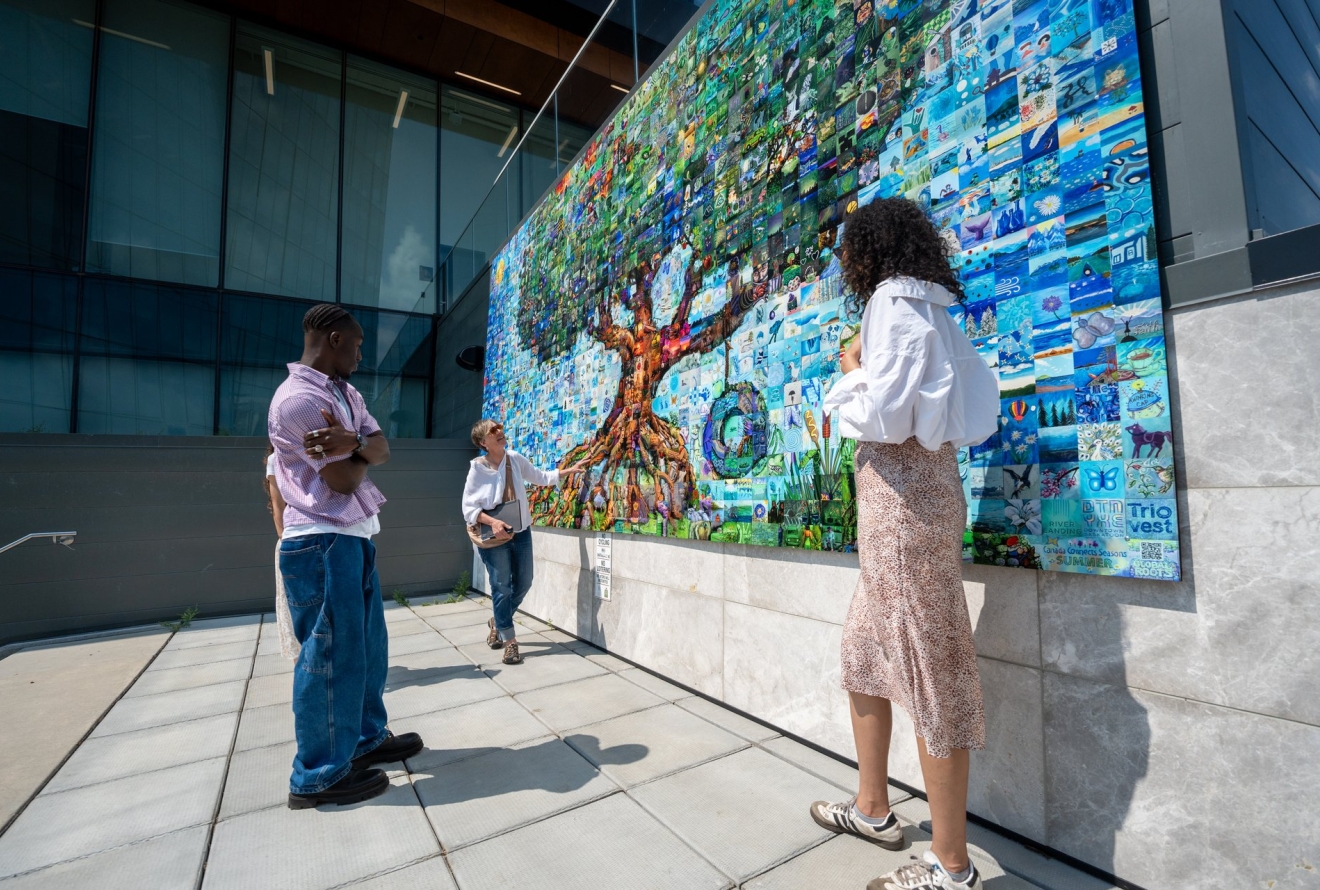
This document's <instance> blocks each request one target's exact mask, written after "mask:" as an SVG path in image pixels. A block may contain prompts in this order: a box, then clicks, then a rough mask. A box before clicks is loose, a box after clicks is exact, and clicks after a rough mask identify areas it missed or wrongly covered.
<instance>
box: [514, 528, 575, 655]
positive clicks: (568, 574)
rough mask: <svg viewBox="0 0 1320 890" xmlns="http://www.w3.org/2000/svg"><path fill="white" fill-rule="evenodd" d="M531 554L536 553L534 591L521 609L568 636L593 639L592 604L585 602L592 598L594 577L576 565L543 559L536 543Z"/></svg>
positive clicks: (533, 572)
mask: <svg viewBox="0 0 1320 890" xmlns="http://www.w3.org/2000/svg"><path fill="white" fill-rule="evenodd" d="M532 552H533V553H534V554H536V555H535V558H534V561H533V566H534V567H533V570H532V575H533V577H532V589H531V590H529V591H528V592H527V598H526V599H524V600H523V604H522V610H523V611H524V612H528V613H530V614H532V615H535V616H536V617H537V618H540V619H542V620H544V621H549V622H550V623H551V624H553V625H554V626H555V627H562V628H563V629H564V630H567V631H568V632H569V633H572V634H576V635H577V636H580V637H583V638H586V639H591V631H592V625H591V622H590V618H591V613H590V611H589V606H590V604H589V603H584V599H591V598H592V583H591V575H590V574H589V573H587V572H585V571H583V570H581V569H579V568H578V567H577V566H575V565H565V564H564V563H562V562H554V561H552V560H549V559H542V558H541V555H540V554H539V553H536V548H535V543H533V550H532ZM584 607H586V611H585V612H584Z"/></svg>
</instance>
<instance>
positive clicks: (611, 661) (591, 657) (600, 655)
mask: <svg viewBox="0 0 1320 890" xmlns="http://www.w3.org/2000/svg"><path fill="white" fill-rule="evenodd" d="M577 654H578V655H581V656H582V657H583V658H585V659H586V660H587V661H589V662H591V663H592V664H594V665H598V666H600V667H603V668H605V670H607V671H612V672H613V673H616V674H617V673H619V672H621V671H631V670H636V669H635V668H634V667H633V666H632V665H630V664H629V663H628V662H626V661H624V660H623V659H622V658H615V657H614V656H613V655H611V654H609V653H608V652H601V651H600V650H599V649H591V648H588V649H579V650H577Z"/></svg>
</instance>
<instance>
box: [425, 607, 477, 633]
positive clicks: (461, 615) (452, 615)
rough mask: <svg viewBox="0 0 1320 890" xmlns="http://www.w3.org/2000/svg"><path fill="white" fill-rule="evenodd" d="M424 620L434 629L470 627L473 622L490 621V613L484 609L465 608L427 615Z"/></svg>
mask: <svg viewBox="0 0 1320 890" xmlns="http://www.w3.org/2000/svg"><path fill="white" fill-rule="evenodd" d="M425 621H426V623H427V624H429V625H430V626H431V627H434V628H435V629H436V630H450V629H453V628H456V627H471V626H472V625H474V624H482V625H485V624H487V622H489V621H490V613H489V612H487V611H485V610H484V609H465V610H464V611H462V612H449V613H446V614H443V615H428V616H427V617H426V619H425Z"/></svg>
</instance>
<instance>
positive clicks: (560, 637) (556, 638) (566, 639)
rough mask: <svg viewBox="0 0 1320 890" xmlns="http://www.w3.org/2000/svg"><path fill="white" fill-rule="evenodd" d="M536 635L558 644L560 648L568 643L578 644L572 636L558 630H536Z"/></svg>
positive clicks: (576, 639)
mask: <svg viewBox="0 0 1320 890" xmlns="http://www.w3.org/2000/svg"><path fill="white" fill-rule="evenodd" d="M537 633H539V634H540V635H541V636H543V637H545V638H546V639H547V640H549V641H550V642H552V643H559V644H560V645H561V646H562V645H566V644H568V643H577V642H580V641H579V640H578V638H577V637H575V636H573V635H572V634H566V633H564V632H563V631H562V630H559V629H558V628H546V629H545V630H537Z"/></svg>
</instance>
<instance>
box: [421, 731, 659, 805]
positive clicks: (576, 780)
mask: <svg viewBox="0 0 1320 890" xmlns="http://www.w3.org/2000/svg"><path fill="white" fill-rule="evenodd" d="M564 742H568V745H565V744H564ZM569 746H571V747H569ZM445 753H446V754H447V755H450V757H449V759H448V760H447V761H446V762H445V763H444V764H441V765H438V766H436V767H435V768H434V769H432V770H429V771H428V772H431V773H434V775H427V773H426V772H423V773H420V774H418V773H414V774H413V784H414V785H415V786H416V788H417V793H418V795H419V796H420V797H421V799H422V800H423V801H424V802H425V803H426V805H427V806H432V805H444V804H452V803H460V802H463V801H468V800H483V799H486V798H492V797H501V796H503V795H506V794H512V793H514V792H518V791H537V790H539V791H547V792H549V793H551V794H567V793H569V792H571V791H577V790H578V789H580V788H583V787H584V786H586V785H587V783H588V782H590V781H592V780H593V779H595V778H596V777H597V776H599V775H600V770H599V767H600V766H603V765H610V764H626V763H636V762H637V761H639V760H641V759H642V758H644V757H646V755H647V754H648V753H650V749H649V748H647V747H646V746H645V745H633V744H627V745H615V746H613V747H611V748H602V747H601V745H600V739H598V738H596V737H595V736H589V735H574V736H568V737H567V738H565V739H564V740H563V741H561V740H559V739H557V738H552V739H546V740H545V741H543V742H539V743H537V744H535V745H523V746H521V747H513V748H458V749H454V750H451V751H446V752H445ZM422 756H425V755H422ZM477 758H480V760H479V761H478V760H477ZM450 767H453V768H452V769H451V768H450Z"/></svg>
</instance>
